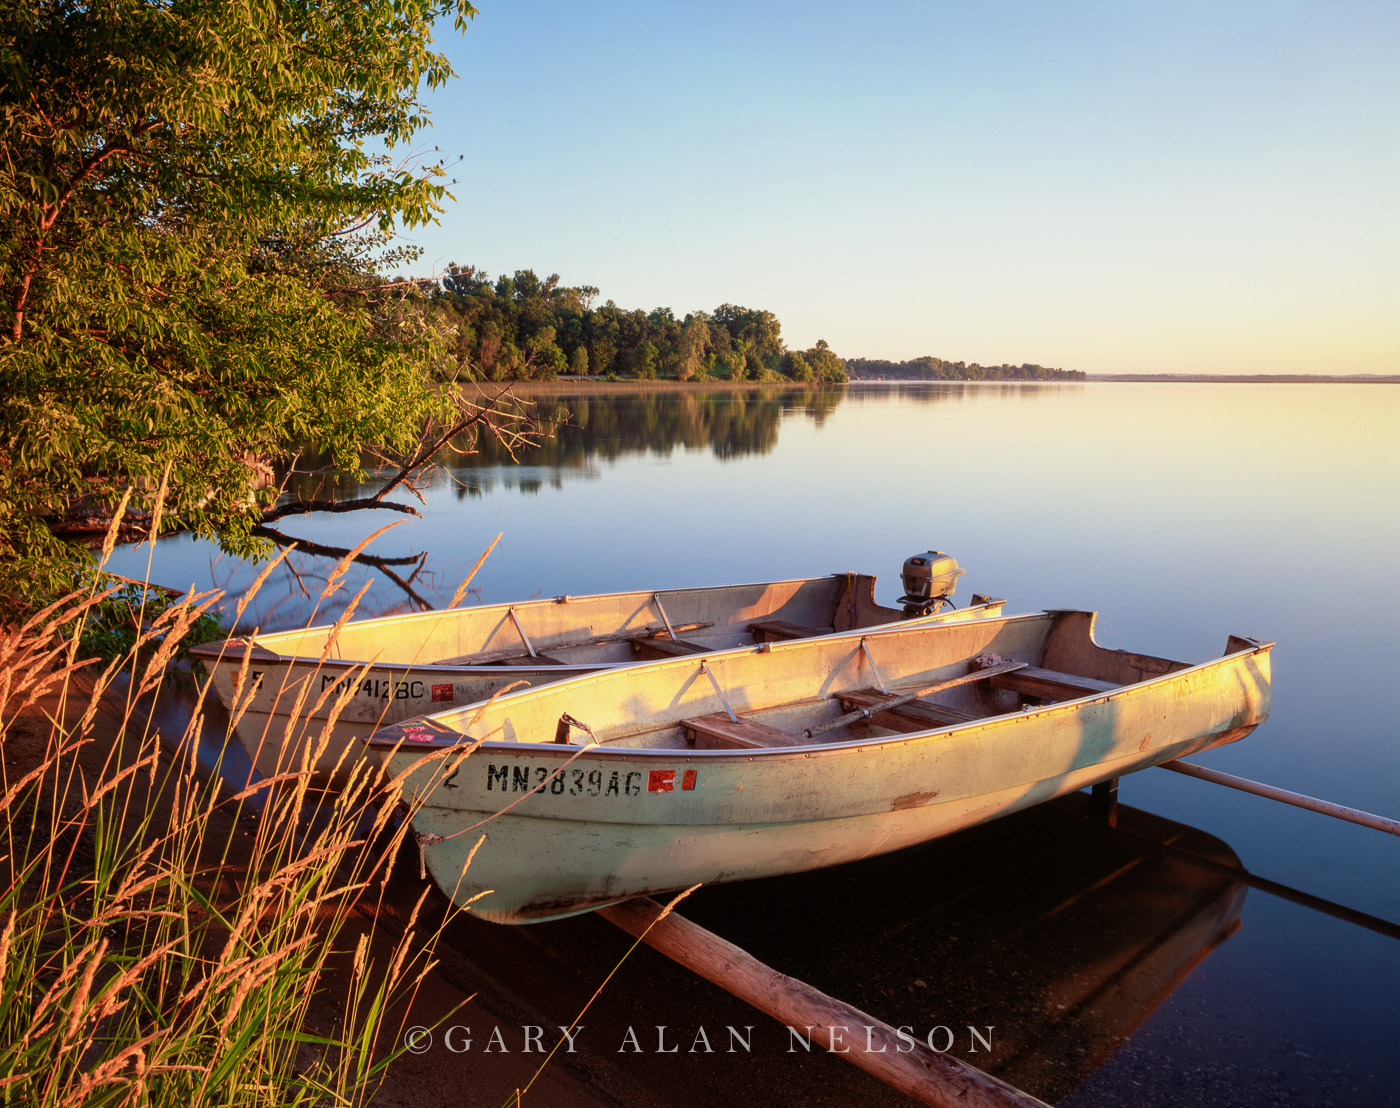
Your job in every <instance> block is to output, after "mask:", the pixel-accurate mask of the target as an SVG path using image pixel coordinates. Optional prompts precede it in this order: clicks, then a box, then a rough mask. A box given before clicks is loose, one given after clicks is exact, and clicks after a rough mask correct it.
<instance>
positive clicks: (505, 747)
mask: <svg viewBox="0 0 1400 1108" xmlns="http://www.w3.org/2000/svg"><path fill="white" fill-rule="evenodd" d="M1081 610H1082V609H1054V611H1056V612H1077V611H1081ZM1039 614H1041V613H1033V614H1032V617H1033V616H1034V615H1039ZM1006 618H1008V619H1019V618H1026V617H1024V616H1010V617H1006ZM849 633H850V632H842V634H849ZM1236 637H1237V638H1240V639H1245V638H1246V637H1245V636H1236ZM801 641H803V642H810V641H814V640H810V639H808V640H801ZM1246 641H1250V642H1253V643H1255V644H1256V645H1253V646H1250V647H1246V648H1244V649H1241V650H1236V651H1233V652H1231V653H1229V654H1222V655H1220V656H1219V657H1216V658H1209V659H1207V660H1206V661H1204V662H1198V663H1196V664H1194V665H1189V666H1186V667H1185V668H1184V669H1179V670H1173V671H1172V672H1170V673H1160V674H1156V675H1154V676H1152V677H1147V678H1144V679H1143V680H1141V681H1135V682H1133V683H1132V684H1130V685H1120V686H1118V687H1117V688H1115V689H1111V690H1106V691H1104V692H1099V693H1086V694H1085V695H1084V696H1080V697H1075V698H1074V699H1072V700H1060V701H1056V702H1055V703H1053V704H1042V705H1039V706H1037V707H1033V708H1020V709H1016V710H1015V711H1011V712H1003V713H1001V714H999V715H995V716H987V717H985V718H982V719H976V720H969V721H967V722H964V723H954V724H949V725H947V726H945V727H933V728H929V729H928V730H926V731H915V732H905V733H901V734H895V735H876V736H872V737H870V738H866V739H846V740H844V741H841V742H834V743H819V742H814V743H811V744H807V745H801V746H798V745H785V746H773V747H745V748H742V749H728V748H721V749H707V750H696V749H690V750H681V749H676V748H672V747H626V746H609V745H604V744H602V743H597V744H589V745H587V746H579V745H577V744H573V743H567V744H566V743H552V742H541V743H530V742H510V741H507V740H504V739H482V740H477V739H473V738H471V737H470V736H468V735H461V736H460V737H458V738H452V739H447V738H444V739H412V740H410V739H407V738H405V737H400V738H396V739H392V740H391V739H376V738H375V737H374V736H371V737H369V738H368V739H364V740H362V741H363V742H364V743H365V744H366V746H368V747H369V748H371V749H373V750H377V751H383V752H387V753H400V754H404V753H410V752H421V753H423V754H424V755H428V754H438V753H440V752H442V751H450V750H452V749H453V748H455V747H461V746H471V747H472V753H473V754H475V753H477V752H478V751H485V752H487V753H491V754H497V755H500V754H512V753H513V754H515V755H517V756H524V755H526V754H528V755H529V756H531V757H551V758H562V759H565V760H568V759H572V758H575V757H583V756H590V757H591V756H598V757H601V758H602V759H603V760H605V761H632V760H639V761H644V762H646V761H669V762H675V761H678V760H688V759H692V758H694V759H699V760H701V761H704V762H712V761H716V760H719V761H724V760H728V761H732V762H751V761H753V760H754V759H755V758H762V759H769V758H787V757H792V756H793V755H798V754H800V755H802V756H803V757H807V758H810V757H811V756H812V755H814V754H816V755H821V756H834V755H837V754H843V753H850V752H852V751H864V750H868V749H871V748H874V747H880V746H907V745H908V744H909V743H912V742H921V741H925V740H928V739H933V738H941V737H944V736H946V735H947V734H949V733H950V732H958V733H960V734H973V733H975V732H976V731H978V730H982V729H985V728H986V727H989V726H991V725H993V724H997V725H1000V724H1001V723H1003V721H1005V720H1007V719H1034V718H1037V717H1039V716H1044V715H1048V714H1052V713H1056V712H1067V713H1068V712H1077V711H1080V710H1082V709H1084V708H1086V707H1088V706H1090V705H1091V704H1095V703H1098V702H1100V701H1102V702H1108V701H1111V700H1113V699H1116V698H1121V697H1123V696H1125V695H1127V694H1129V693H1137V692H1141V690H1142V689H1143V688H1144V687H1145V686H1151V685H1157V684H1166V683H1167V682H1169V681H1172V680H1173V679H1175V678H1179V677H1182V676H1185V675H1188V674H1192V673H1196V672H1200V671H1203V670H1207V669H1212V668H1217V667H1222V666H1224V665H1226V664H1227V663H1229V662H1232V661H1235V660H1238V659H1240V658H1244V657H1246V656H1249V657H1253V656H1256V655H1260V654H1268V653H1269V652H1270V651H1272V650H1273V648H1274V646H1275V643H1273V642H1270V641H1264V640H1255V639H1247V640H1246ZM782 645H789V644H782ZM792 645H797V644H796V643H794V644H792ZM741 649H743V650H746V651H749V652H754V653H757V652H760V649H761V648H757V647H744V648H741ZM726 653H728V652H726ZM674 661H675V660H670V659H668V660H667V661H666V662H664V663H656V662H645V663H640V665H658V664H674ZM546 688H548V686H540V687H539V690H538V691H544V690H545V689H546ZM535 691H537V690H535V689H526V690H523V691H522V693H521V694H519V695H528V694H529V693H532V692H535ZM553 691H557V690H553ZM508 695H509V694H508ZM504 699H506V698H505V697H502V698H501V700H504ZM498 703H499V701H498ZM793 703H797V702H793ZM472 706H473V705H467V706H465V707H464V708H463V709H461V710H465V709H466V707H472ZM443 714H445V713H443ZM426 718H430V719H431V718H433V717H431V716H429V717H426ZM407 768H408V767H404V769H407Z"/></svg>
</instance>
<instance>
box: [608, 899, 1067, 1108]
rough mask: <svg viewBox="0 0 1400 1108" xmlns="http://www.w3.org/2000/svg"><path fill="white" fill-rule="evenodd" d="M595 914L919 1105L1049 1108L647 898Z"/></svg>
mask: <svg viewBox="0 0 1400 1108" xmlns="http://www.w3.org/2000/svg"><path fill="white" fill-rule="evenodd" d="M598 914H599V915H600V916H602V917H603V918H604V919H606V920H607V921H608V922H610V923H613V924H616V925H617V926H618V927H620V928H622V930H624V931H626V932H627V933H628V934H629V935H633V936H636V937H638V938H641V939H642V941H643V942H645V943H646V944H647V945H648V946H650V947H652V948H653V949H655V950H658V951H660V952H661V953H662V954H664V955H666V957H668V958H670V959H672V960H673V961H676V962H679V963H680V964H681V965H683V966H685V967H686V969H688V970H690V971H691V972H693V973H696V974H698V975H699V976H701V977H703V978H705V980H707V981H711V982H713V983H714V984H716V985H718V986H719V987H720V988H722V989H725V990H727V991H728V992H730V993H732V994H733V995H734V996H737V997H738V998H739V999H740V1000H743V1001H745V1002H746V1003H748V1004H752V1005H753V1006H754V1007H755V1008H757V1009H758V1010H759V1011H760V1012H763V1013H765V1014H766V1015H769V1016H772V1017H773V1018H774V1019H775V1020H778V1021H779V1022H780V1023H783V1024H785V1025H786V1026H788V1027H790V1028H792V1029H793V1030H794V1031H796V1032H797V1033H798V1034H801V1035H802V1037H803V1038H804V1039H807V1040H808V1041H810V1042H811V1043H812V1045H813V1046H814V1047H817V1048H820V1049H822V1050H826V1051H830V1052H831V1053H833V1054H835V1055H837V1056H839V1057H841V1058H844V1059H845V1060H846V1061H848V1062H850V1063H851V1064H852V1065H855V1066H859V1067H860V1068H861V1069H863V1070H865V1071H866V1073H869V1074H873V1075H874V1076H875V1077H877V1078H879V1079H880V1080H881V1081H883V1082H884V1083H885V1084H887V1085H889V1086H891V1087H892V1088H895V1089H898V1090H899V1091H900V1092H902V1093H905V1094H907V1095H909V1096H911V1097H913V1098H914V1099H915V1100H918V1101H920V1102H921V1103H923V1104H928V1105H932V1106H933V1108H1046V1105H1045V1103H1044V1101H1040V1100H1037V1099H1036V1098H1035V1097H1033V1096H1031V1095H1030V1094H1029V1093H1024V1092H1022V1091H1021V1090H1020V1089H1017V1088H1016V1087H1014V1086H1012V1085H1008V1084H1007V1083H1006V1082H1005V1081H999V1080H997V1079H996V1078H995V1077H993V1076H991V1075H990V1074H987V1073H983V1072H982V1071H981V1070H979V1069H977V1068H976V1067H974V1066H970V1065H968V1064H967V1063H966V1062H961V1061H959V1060H958V1059H956V1058H950V1057H948V1056H947V1055H946V1054H939V1053H938V1052H937V1051H935V1050H932V1049H931V1048H930V1047H929V1046H928V1044H927V1043H924V1042H920V1041H919V1040H917V1039H915V1040H914V1049H913V1050H910V1049H909V1038H908V1037H907V1036H906V1038H904V1039H903V1040H901V1039H900V1038H899V1037H898V1033H897V1032H896V1031H895V1029H894V1028H893V1027H891V1026H890V1025H889V1024H887V1023H885V1022H883V1021H882V1020H877V1019H876V1018H875V1017H874V1016H870V1015H867V1014H866V1013H864V1012H862V1011H861V1010H860V1009H859V1008H856V1007H853V1006H852V1005H850V1004H846V1003H845V1002H843V1001H840V1000H837V999H835V998H834V997H830V996H827V995H826V994H825V993H823V992H821V991H820V990H818V989H814V988H813V987H812V986H811V985H808V984H807V983H806V982H804V981H799V980H797V978H795V977H788V976H787V975H786V974H782V973H779V972H778V971H777V970H775V969H773V968H772V967H771V966H767V965H764V963H762V962H760V961H759V960H758V959H757V958H755V957H753V955H751V954H749V953H748V952H747V951H745V950H742V949H740V948H739V947H737V946H735V945H734V944H733V943H731V942H726V941H725V940H724V939H721V938H720V937H719V936H718V935H716V934H714V932H712V931H707V930H705V928H703V927H701V926H699V925H698V924H695V923H691V922H690V920H688V919H685V918H684V917H682V916H678V915H677V914H676V913H675V912H671V913H670V914H669V915H665V916H662V911H661V907H660V905H658V904H656V903H655V902H654V901H652V900H648V899H646V898H638V899H636V900H628V901H624V902H623V903H621V904H613V905H611V906H609V907H607V908H600V909H599V910H598ZM648 927H650V930H648ZM809 1028H810V1029H811V1030H810V1032H809V1031H808V1029H809ZM901 1051H904V1052H905V1053H901Z"/></svg>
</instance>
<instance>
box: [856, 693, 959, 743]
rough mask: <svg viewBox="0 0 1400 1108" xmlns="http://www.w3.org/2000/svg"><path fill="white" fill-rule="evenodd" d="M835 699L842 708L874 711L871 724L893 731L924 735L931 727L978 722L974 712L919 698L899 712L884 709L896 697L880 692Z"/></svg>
mask: <svg viewBox="0 0 1400 1108" xmlns="http://www.w3.org/2000/svg"><path fill="white" fill-rule="evenodd" d="M836 699H837V700H839V701H840V702H841V706H842V707H843V708H848V709H854V708H872V709H874V710H875V714H874V715H872V716H871V717H870V722H871V723H878V724H879V725H880V726H881V727H888V728H890V730H892V731H904V732H911V731H927V730H928V729H929V728H930V727H950V726H952V725H953V724H957V723H971V722H972V721H973V720H975V719H980V718H981V717H980V716H978V715H977V714H976V713H975V712H964V711H963V710H962V709H961V708H953V707H950V706H949V705H947V704H934V703H933V702H932V701H928V700H924V699H922V698H921V699H919V700H911V701H910V702H909V703H907V704H905V705H903V706H902V707H898V708H887V707H883V705H886V704H888V702H889V701H892V700H894V699H895V697H894V696H893V695H892V694H890V693H882V692H881V691H880V690H879V689H851V690H850V691H849V692H842V693H837V694H836Z"/></svg>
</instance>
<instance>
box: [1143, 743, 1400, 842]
mask: <svg viewBox="0 0 1400 1108" xmlns="http://www.w3.org/2000/svg"><path fill="white" fill-rule="evenodd" d="M1160 764H1161V767H1162V768H1163V769H1169V770H1172V771H1173V772H1174V773H1184V774H1185V775H1186V776H1187V777H1199V778H1200V779H1201V780H1202V781H1210V782H1212V783H1213V784H1216V785H1224V786H1225V787H1226V788H1227V789H1239V790H1240V792H1243V793H1253V794H1254V795H1255V796H1262V797H1266V798H1267V799H1269V800H1278V801H1281V802H1282V803H1284V804H1292V805H1294V806H1295V807H1297V808H1306V809H1307V810H1308V811H1310V812H1321V813H1322V814H1323V815H1324V816H1331V817H1333V818H1334V819H1344V820H1346V821H1347V822H1348V823H1359V824H1360V825H1361V826H1362V827H1372V828H1375V830H1377V831H1384V832H1386V833H1387V834H1390V835H1400V820H1394V819H1387V818H1386V817H1385V816H1374V815H1372V814H1371V813H1370V812H1363V811H1361V810H1360V809H1358V808H1348V807H1346V805H1344V804H1333V803H1332V802H1331V801H1330V800H1318V799H1317V797H1314V796H1304V795H1303V794H1302V793H1294V792H1289V791H1288V790H1287V789H1280V788H1276V787H1274V786H1273V785H1264V784H1261V783H1260V782H1258V781H1251V780H1249V778H1247V777H1236V776H1235V775H1234V774H1232V773H1221V772H1220V771H1219V770H1218V769H1206V768H1205V767H1204V766H1198V765H1195V764H1193V763H1191V762H1182V761H1172V762H1162V763H1160Z"/></svg>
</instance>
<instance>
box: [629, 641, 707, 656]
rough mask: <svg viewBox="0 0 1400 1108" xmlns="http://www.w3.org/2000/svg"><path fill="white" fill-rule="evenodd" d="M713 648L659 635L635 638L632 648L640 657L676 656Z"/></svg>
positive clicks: (698, 652)
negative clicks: (651, 637) (650, 637)
mask: <svg viewBox="0 0 1400 1108" xmlns="http://www.w3.org/2000/svg"><path fill="white" fill-rule="evenodd" d="M710 649H712V648H711V647H708V646H704V645H702V644H700V643H698V642H686V640H685V639H669V638H665V637H663V636H660V635H658V636H657V637H656V638H654V639H633V640H632V650H633V652H634V653H635V654H636V655H637V657H639V658H645V659H647V660H651V659H653V658H674V657H677V656H678V655H681V654H704V653H706V652H707V651H709V650H710Z"/></svg>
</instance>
